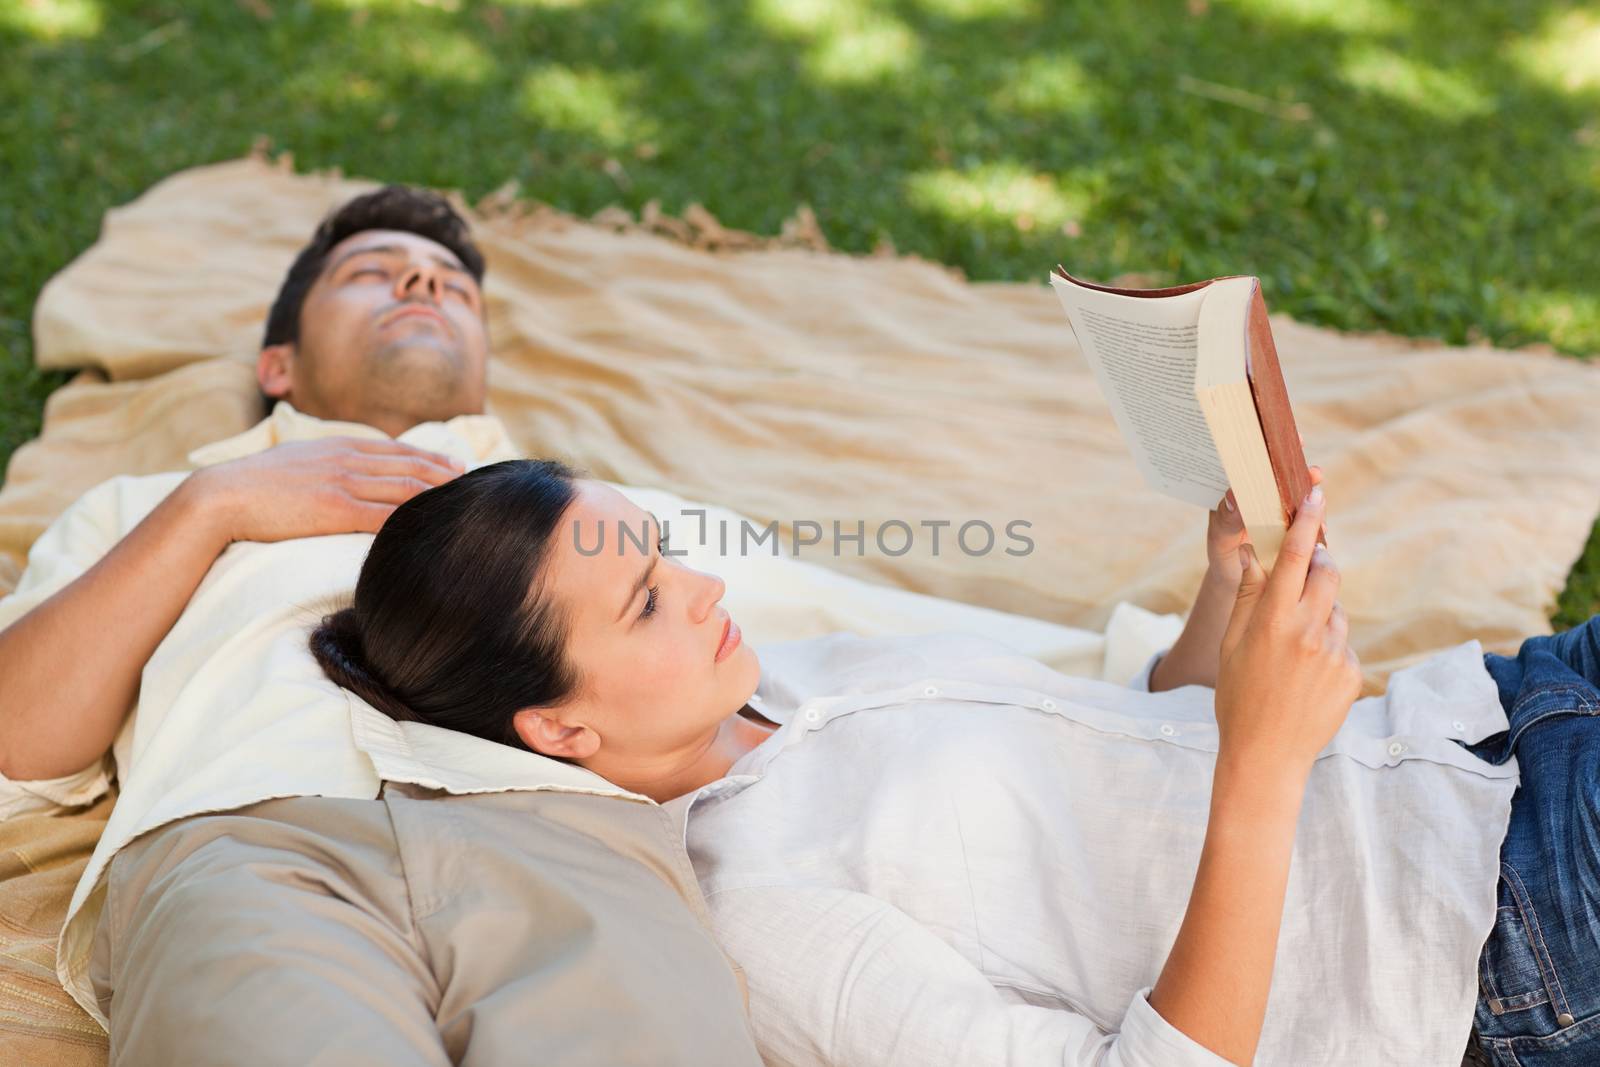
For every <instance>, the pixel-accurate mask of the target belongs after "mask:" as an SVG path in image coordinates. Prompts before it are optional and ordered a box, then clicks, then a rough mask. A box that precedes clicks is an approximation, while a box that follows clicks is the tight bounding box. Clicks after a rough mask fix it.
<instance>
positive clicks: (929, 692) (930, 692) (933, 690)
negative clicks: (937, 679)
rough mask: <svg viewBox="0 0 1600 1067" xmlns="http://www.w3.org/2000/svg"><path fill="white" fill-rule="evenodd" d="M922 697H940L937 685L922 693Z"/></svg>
mask: <svg viewBox="0 0 1600 1067" xmlns="http://www.w3.org/2000/svg"><path fill="white" fill-rule="evenodd" d="M922 695H923V696H925V697H936V696H938V695H939V687H938V686H936V685H930V686H928V688H926V689H924V690H923V691H922Z"/></svg>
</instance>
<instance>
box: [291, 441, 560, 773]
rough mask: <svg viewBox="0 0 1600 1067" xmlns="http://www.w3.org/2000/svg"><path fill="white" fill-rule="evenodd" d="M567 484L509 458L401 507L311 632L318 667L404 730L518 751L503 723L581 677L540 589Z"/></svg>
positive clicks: (551, 699)
mask: <svg viewBox="0 0 1600 1067" xmlns="http://www.w3.org/2000/svg"><path fill="white" fill-rule="evenodd" d="M575 477H577V475H576V474H575V472H574V471H573V470H572V469H571V468H569V467H568V466H567V465H566V464H564V463H561V462H559V461H557V460H548V459H544V460H530V459H518V460H508V461H506V462H504V463H494V464H491V465H489V466H487V467H480V468H478V469H477V470H475V471H470V472H468V473H466V474H463V475H461V476H460V477H459V478H455V479H453V480H451V481H448V482H445V483H444V484H443V485H439V486H435V487H434V488H432V489H429V490H427V491H426V492H423V493H419V494H417V495H416V496H414V497H412V498H411V499H410V500H408V501H406V502H405V503H404V504H401V505H400V506H399V507H398V508H396V509H395V510H394V513H393V514H391V515H390V516H389V518H388V520H387V521H386V522H384V524H383V527H382V528H381V529H380V530H379V531H378V535H377V536H376V537H375V538H373V541H372V548H371V549H370V550H368V552H367V558H366V561H365V562H364V563H363V564H362V565H361V575H360V577H359V578H358V579H357V580H356V591H355V599H354V603H353V604H352V605H351V606H350V607H348V608H345V609H344V610H342V611H338V612H335V613H334V614H332V615H329V616H327V617H325V618H324V619H323V620H322V623H321V625H320V626H318V627H317V629H316V631H315V632H314V633H312V635H311V652H312V655H314V656H316V658H317V662H318V663H320V664H321V665H322V670H323V672H324V673H326V674H327V676H328V677H329V678H331V679H333V681H335V682H337V683H338V684H340V685H342V686H344V687H345V688H346V689H349V690H351V691H353V692H355V693H356V694H357V695H358V696H360V697H361V698H362V699H364V700H366V701H367V703H369V704H371V705H372V706H373V707H375V708H377V709H379V710H380V711H383V712H385V713H386V714H388V715H389V716H391V717H393V718H395V719H398V720H400V721H402V722H426V723H432V724H433V725H435V726H442V727H445V728H446V729H450V730H459V731H461V732H462V733H468V734H473V735H475V736H477V737H482V738H487V739H488V740H490V741H499V742H501V743H503V744H507V745H511V746H513V747H516V748H527V746H526V745H524V744H523V743H522V739H521V738H520V737H518V736H517V732H516V730H515V729H514V728H513V727H512V716H513V715H514V714H515V713H516V712H517V711H518V710H519V709H521V708H526V707H552V706H555V705H557V704H560V703H561V702H562V701H564V700H566V699H567V698H568V697H570V696H571V695H572V693H573V691H574V690H575V689H576V688H577V685H578V680H579V679H578V677H577V674H576V672H575V671H574V670H573V668H572V667H571V665H570V664H569V663H568V661H567V659H566V655H565V652H564V649H565V646H566V638H567V620H566V618H565V614H564V613H563V612H561V611H560V610H559V609H558V608H557V606H556V605H555V604H554V603H553V602H552V601H551V598H550V597H548V596H545V595H541V587H542V586H543V581H542V574H543V571H544V568H545V566H546V565H547V564H548V562H549V561H550V559H551V558H552V552H551V550H552V548H553V547H554V546H555V544H556V536H557V532H558V528H559V526H560V525H561V517H562V515H563V514H565V513H566V510H567V507H568V505H570V504H571V503H572V501H573V499H574V497H575V496H576V495H577V487H576V486H575V485H574V483H573V479H574V478H575Z"/></svg>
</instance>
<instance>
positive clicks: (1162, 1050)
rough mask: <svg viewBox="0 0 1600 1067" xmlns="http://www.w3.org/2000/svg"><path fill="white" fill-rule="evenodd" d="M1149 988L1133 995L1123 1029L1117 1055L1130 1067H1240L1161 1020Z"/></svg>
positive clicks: (1120, 1032) (1146, 987)
mask: <svg viewBox="0 0 1600 1067" xmlns="http://www.w3.org/2000/svg"><path fill="white" fill-rule="evenodd" d="M1153 988H1154V987H1153V986H1145V987H1144V988H1143V989H1141V990H1139V991H1138V992H1137V993H1135V994H1134V995H1133V1001H1132V1003H1130V1004H1129V1005H1128V1013H1127V1015H1125V1016H1123V1019H1122V1026H1121V1027H1120V1028H1119V1034H1118V1043H1117V1051H1118V1053H1120V1054H1121V1057H1122V1062H1124V1063H1126V1064H1127V1065H1128V1067H1147V1065H1148V1067H1158V1065H1160V1067H1237V1065H1236V1064H1234V1063H1233V1062H1232V1061H1230V1060H1225V1059H1223V1058H1222V1057H1221V1056H1219V1055H1217V1054H1216V1053H1215V1052H1212V1051H1211V1050H1210V1049H1208V1048H1206V1047H1205V1046H1204V1045H1202V1044H1200V1043H1199V1042H1198V1041H1196V1040H1195V1039H1194V1038H1192V1037H1190V1036H1189V1035H1188V1034H1186V1033H1184V1032H1183V1031H1182V1030H1179V1029H1178V1028H1177V1027H1176V1026H1173V1025H1172V1024H1171V1023H1169V1022H1167V1020H1165V1019H1163V1018H1162V1017H1161V1013H1160V1012H1158V1011H1156V1009H1155V1008H1153V1007H1151V1006H1150V990H1151V989H1153Z"/></svg>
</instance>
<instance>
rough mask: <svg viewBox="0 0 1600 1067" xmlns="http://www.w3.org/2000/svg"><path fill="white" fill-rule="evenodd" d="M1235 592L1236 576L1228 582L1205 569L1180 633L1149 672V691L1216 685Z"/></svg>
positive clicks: (1236, 587)
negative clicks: (1192, 605) (1223, 641)
mask: <svg viewBox="0 0 1600 1067" xmlns="http://www.w3.org/2000/svg"><path fill="white" fill-rule="evenodd" d="M1238 591H1239V582H1238V579H1237V578H1235V579H1234V580H1233V582H1232V584H1231V585H1230V584H1229V580H1228V577H1227V576H1226V575H1224V574H1221V573H1219V572H1218V571H1216V570H1215V569H1207V571H1206V576H1205V580H1204V581H1202V582H1201V583H1200V592H1199V593H1198V594H1196V596H1195V598H1194V607H1193V608H1191V609H1190V610H1189V617H1188V619H1186V620H1185V621H1184V624H1183V633H1181V634H1179V635H1178V639H1177V640H1176V641H1174V642H1173V643H1172V647H1171V648H1170V649H1168V650H1167V654H1166V655H1164V656H1162V657H1161V659H1159V660H1158V661H1157V662H1156V669H1155V670H1154V671H1153V672H1151V675H1150V692H1152V693H1159V692H1161V691H1162V690H1164V689H1176V688H1178V687H1179V686H1182V685H1206V686H1210V687H1212V688H1213V689H1214V688H1216V685H1217V663H1218V657H1219V654H1220V650H1221V648H1222V635H1223V633H1224V632H1226V630H1227V629H1228V616H1229V615H1231V614H1233V601H1234V597H1235V595H1236V594H1237V593H1238Z"/></svg>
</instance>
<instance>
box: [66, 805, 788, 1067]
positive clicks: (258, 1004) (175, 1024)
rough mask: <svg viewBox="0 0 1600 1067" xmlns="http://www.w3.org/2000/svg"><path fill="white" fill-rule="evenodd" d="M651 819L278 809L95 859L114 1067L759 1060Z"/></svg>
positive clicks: (483, 808) (730, 978) (494, 811)
mask: <svg viewBox="0 0 1600 1067" xmlns="http://www.w3.org/2000/svg"><path fill="white" fill-rule="evenodd" d="M675 832H676V831H675V829H674V828H673V825H672V822H671V820H670V818H669V816H668V815H667V813H666V812H664V811H663V810H661V809H660V808H655V807H650V806H648V805H644V804H640V803H637V802H630V801H626V800H620V799H617V798H614V797H600V796H587V795H582V794H572V793H556V792H523V793H491V794H481V795H471V796H451V795H447V794H443V793H439V794H435V793H431V792H428V791H425V790H421V789H417V788H414V787H408V786H397V785H394V784H390V785H388V786H386V787H385V790H384V795H383V796H382V797H381V798H379V799H376V800H342V799H333V798H325V797H294V798H289V799H284V800H271V801H266V802H264V803H260V804H255V805H252V806H250V807H248V808H242V809H239V810H237V811H231V812H226V813H223V814H218V815H203V816H195V817H192V818H189V819H184V820H182V821H180V822H177V823H174V824H172V825H171V826H168V827H164V828H162V829H160V830H158V831H156V832H154V833H152V834H150V835H148V836H147V837H144V838H141V839H139V840H137V841H135V842H134V843H133V844H132V845H130V846H129V847H128V848H127V849H125V850H124V851H123V852H122V853H121V854H120V855H119V856H118V857H117V858H116V859H115V860H114V861H113V862H112V864H111V867H110V871H109V875H108V886H107V897H106V904H105V909H104V911H103V913H102V917H101V920H100V924H99V926H98V928H97V930H96V935H95V946H94V954H93V960H92V964H91V973H92V977H93V980H94V986H95V992H96V995H97V997H98V998H99V1000H100V1006H101V1008H102V1010H104V1011H105V1012H106V1013H107V1015H108V1016H109V1018H110V1020H111V1062H112V1064H113V1065H117V1064H131V1065H145V1064H149V1065H152V1067H155V1065H160V1067H173V1065H183V1067H202V1065H208V1064H217V1065H222V1064H228V1065H234V1064H238V1065H263V1067H265V1065H279V1064H281V1065H284V1067H290V1065H293V1067H305V1065H309V1064H326V1065H329V1067H334V1065H337V1067H355V1065H361V1064H373V1065H378V1064H383V1065H386V1067H402V1065H405V1067H409V1065H413V1064H415V1065H422V1064H428V1065H436V1064H464V1065H470V1067H481V1065H489V1064H550V1065H558V1067H587V1065H593V1067H622V1065H628V1064H638V1065H641V1067H645V1065H648V1067H669V1065H676V1064H682V1065H685V1067H689V1065H693V1067H712V1065H721V1064H728V1065H735V1064H737V1065H741V1067H758V1065H759V1063H760V1059H759V1057H758V1056H757V1054H756V1050H755V1046H754V1044H753V1042H752V1040H751V1037H750V1034H749V1030H748V1027H747V1024H746V1021H745V1016H744V1010H743V1008H744V1005H743V999H742V986H741V983H740V981H739V979H738V978H737V977H736V975H735V973H734V971H733V970H732V969H731V968H730V965H729V964H728V962H727V960H726V959H725V958H724V957H723V956H722V954H721V952H720V951H719V950H718V949H717V947H716V945H715V943H714V942H713V941H712V939H711V936H710V934H709V933H708V932H707V930H706V927H705V925H704V915H705V912H704V903H703V901H702V900H701V898H700V895H699V888H698V886H697V885H696V883H695V880H694V874H693V871H692V870H691V869H690V868H689V865H688V861H687V859H686V858H685V856H684V854H683V851H682V848H681V846H679V847H673V841H672V835H673V834H674V833H675Z"/></svg>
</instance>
